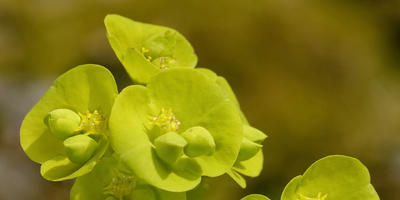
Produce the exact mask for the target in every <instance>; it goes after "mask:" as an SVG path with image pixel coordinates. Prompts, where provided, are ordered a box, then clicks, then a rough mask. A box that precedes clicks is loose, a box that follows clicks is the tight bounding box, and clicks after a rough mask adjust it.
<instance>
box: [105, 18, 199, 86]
mask: <svg viewBox="0 0 400 200" xmlns="http://www.w3.org/2000/svg"><path fill="white" fill-rule="evenodd" d="M104 23H105V25H106V28H107V37H108V40H109V42H110V44H111V47H112V48H113V49H114V52H115V54H116V55H117V57H118V59H119V60H120V61H121V63H122V65H124V67H125V69H126V71H127V72H128V74H129V76H130V77H131V78H132V79H133V80H134V81H135V82H137V83H142V84H143V83H147V82H148V81H149V80H150V78H151V77H152V76H154V75H155V74H157V73H159V72H160V71H162V70H164V69H168V68H174V67H189V68H193V67H195V66H196V64H197V56H196V54H194V50H193V48H192V46H191V45H190V43H189V42H188V41H187V40H186V39H185V38H184V37H183V36H182V35H181V34H180V33H178V32H177V31H176V30H174V29H171V28H167V27H163V26H157V25H152V24H145V23H141V22H136V21H133V20H131V19H128V18H125V17H122V16H119V15H107V17H106V18H105V20H104Z"/></svg>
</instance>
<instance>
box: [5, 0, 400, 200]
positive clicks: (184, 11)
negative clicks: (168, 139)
mask: <svg viewBox="0 0 400 200" xmlns="http://www.w3.org/2000/svg"><path fill="white" fill-rule="evenodd" d="M108 13H117V14H121V15H124V16H127V17H130V18H132V19H134V20H137V21H143V22H148V23H153V24H160V25H166V26H170V27H173V28H175V29H177V30H178V31H180V32H181V33H182V34H183V35H185V36H186V37H187V38H188V40H189V41H190V42H191V43H192V44H193V46H194V48H195V50H196V53H197V55H198V56H199V66H201V67H207V68H210V69H212V70H214V71H216V72H217V73H218V74H219V75H222V76H224V77H226V78H227V79H228V81H229V82H230V83H231V85H232V87H233V88H234V91H235V92H236V94H237V96H238V99H239V100H240V102H241V106H242V109H243V111H244V113H245V114H246V115H247V117H248V119H249V121H250V123H251V124H252V125H253V126H255V127H257V128H259V129H261V130H263V131H264V132H266V133H267V134H268V135H269V138H268V139H267V140H266V141H265V143H264V155H265V165H264V170H263V172H262V175H261V176H260V177H258V178H254V179H248V188H247V189H246V190H242V189H240V188H239V186H237V185H236V184H235V183H234V182H233V181H232V180H230V179H229V178H228V177H227V176H223V177H221V178H218V179H214V180H212V181H208V183H209V188H210V191H209V193H208V195H207V197H206V199H209V200H217V199H218V200H219V199H240V197H242V196H244V195H245V194H250V193H261V194H266V195H268V196H269V197H270V198H272V199H276V200H278V199H279V196H280V194H281V192H282V190H283V188H284V186H285V185H286V183H288V181H289V180H290V179H291V178H293V177H294V176H296V175H299V174H301V173H303V172H304V170H305V169H307V167H308V166H309V165H310V164H311V163H313V162H314V161H316V160H317V159H319V158H321V157H323V156H326V155H330V154H345V155H349V156H354V157H357V158H359V159H360V160H361V161H362V162H363V163H364V164H365V165H366V166H367V167H368V168H369V170H370V172H371V176H372V183H373V185H374V186H375V188H376V190H377V192H378V193H379V195H380V196H381V198H382V199H388V200H389V199H400V1H399V0H385V1H381V0H351V1H344V0H327V1H318V0H315V1H314V0H309V1H293V0H279V1H272V0H248V1H235V0H220V1H207V0H193V1H186V0H180V1H153V0H141V1H139V0H98V1H89V0H57V1H55V0H35V1H29V0H0V200H20V199H30V200H55V199H57V200H58V199H60V200H67V199H68V198H69V196H68V193H69V189H70V186H71V182H62V183H60V182H58V183H53V182H48V181H45V180H44V179H42V178H41V176H40V172H39V165H38V164H36V163H33V162H32V161H30V160H29V159H28V157H27V156H26V155H25V154H24V153H23V151H22V150H21V147H20V145H19V126H20V124H21V122H22V120H23V117H24V115H25V114H26V113H27V112H28V111H29V109H30V108H31V107H32V106H33V105H34V104H35V103H36V102H37V101H38V100H39V98H40V97H41V95H42V94H43V93H44V92H45V91H46V90H47V89H48V88H49V86H50V85H51V84H52V82H53V81H54V80H55V78H56V77H57V76H58V75H60V74H61V73H63V72H65V71H66V70H68V69H71V68H72V67H74V66H76V65H79V64H84V63H96V64H101V65H104V66H107V67H108V68H109V69H110V70H111V71H112V72H113V73H114V75H115V76H116V79H117V82H118V84H119V87H120V89H122V88H123V87H124V86H126V85H129V84H131V82H130V80H129V78H128V76H127V75H126V73H125V71H124V69H123V67H122V66H121V64H120V63H119V61H118V60H117V58H116V56H115V55H114V53H113V51H112V50H111V48H110V46H109V44H108V41H107V39H106V36H105V28H104V26H103V18H104V17H105V15H106V14H108Z"/></svg>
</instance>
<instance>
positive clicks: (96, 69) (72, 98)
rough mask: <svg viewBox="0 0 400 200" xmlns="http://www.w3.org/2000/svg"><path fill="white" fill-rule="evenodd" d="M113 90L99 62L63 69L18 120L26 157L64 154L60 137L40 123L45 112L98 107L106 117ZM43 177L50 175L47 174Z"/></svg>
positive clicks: (41, 160)
mask: <svg viewBox="0 0 400 200" xmlns="http://www.w3.org/2000/svg"><path fill="white" fill-rule="evenodd" d="M117 94H118V91H117V87H116V84H115V80H114V77H113V76H112V74H111V73H110V72H109V71H108V70H107V69H106V68H104V67H102V66H99V65H92V64H88V65H81V66H78V67H75V68H73V69H71V70H70V71H68V72H66V73H64V74H63V75H61V76H60V77H58V78H57V79H56V81H55V82H54V84H53V85H52V86H51V87H50V89H49V90H48V91H47V92H46V93H45V94H44V95H43V97H42V98H41V99H40V100H39V102H38V103H37V104H36V105H35V106H34V107H33V108H32V109H31V110H30V111H29V113H28V114H27V115H26V117H25V119H24V121H23V122H22V125H21V129H20V142H21V146H22V149H23V150H24V151H25V153H26V154H27V155H28V157H29V158H30V159H32V160H33V161H35V162H38V163H44V162H46V161H48V160H50V159H55V158H56V157H59V156H65V151H64V147H63V141H62V140H60V139H58V138H56V137H55V136H54V134H52V133H51V132H50V130H49V128H48V127H47V126H46V124H45V123H44V119H45V118H46V116H47V115H48V113H49V112H51V111H53V110H55V109H60V108H66V109H70V110H72V111H74V112H76V113H78V112H79V113H85V112H86V111H88V110H89V111H93V110H98V111H99V112H101V113H102V114H103V115H104V116H105V117H106V118H108V116H109V114H110V111H111V107H112V105H113V103H114V99H115V97H116V96H117ZM104 144H106V143H104ZM98 152H99V153H104V152H103V151H98ZM87 165H88V166H87V167H84V168H85V171H86V172H85V173H87V172H88V171H90V167H89V166H92V165H93V163H92V162H87ZM87 170H88V171H87ZM81 172H82V173H83V171H81ZM79 174H80V173H79ZM64 175H65V176H68V175H67V174H64ZM77 175H78V174H77ZM52 177H53V176H52ZM45 178H46V177H45ZM70 178H74V177H70ZM47 179H50V180H52V179H53V178H50V177H47ZM56 179H57V180H58V179H63V177H57V178H56Z"/></svg>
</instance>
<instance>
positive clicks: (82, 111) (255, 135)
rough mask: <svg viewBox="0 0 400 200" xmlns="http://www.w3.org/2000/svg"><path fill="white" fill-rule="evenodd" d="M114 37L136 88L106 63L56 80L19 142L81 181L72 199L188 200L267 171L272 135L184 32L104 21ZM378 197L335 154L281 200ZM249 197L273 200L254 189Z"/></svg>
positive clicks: (57, 177) (50, 169)
mask: <svg viewBox="0 0 400 200" xmlns="http://www.w3.org/2000/svg"><path fill="white" fill-rule="evenodd" d="M105 25H106V29H107V37H108V39H109V42H110V44H111V46H112V48H113V50H114V51H115V54H116V55H117V57H118V58H119V60H120V61H121V63H122V65H123V66H124V67H125V69H126V71H127V72H128V74H129V76H130V77H131V78H132V80H133V82H134V84H133V85H130V86H128V87H126V88H124V89H122V91H121V92H118V90H117V86H116V83H115V80H114V77H113V75H112V74H111V73H110V72H109V71H108V70H107V69H106V68H105V67H102V66H99V65H94V64H87V65H81V66H77V67H75V68H73V69H71V70H70V71H68V72H66V73H65V74H63V75H61V76H60V77H58V78H57V79H56V80H55V82H54V84H53V85H52V86H51V87H50V89H49V90H48V91H47V92H46V93H45V94H44V96H43V97H42V98H41V99H40V100H39V102H38V103H37V104H36V105H35V106H34V107H33V108H32V109H31V111H30V112H29V113H28V114H27V115H26V117H25V119H24V121H23V123H22V125H21V129H20V136H21V137H20V140H21V146H22V148H23V150H24V151H25V153H26V154H27V155H28V156H29V158H31V159H32V160H33V161H35V162H37V163H40V164H41V174H42V176H43V177H44V178H45V179H47V180H51V181H62V180H68V179H76V180H75V182H74V185H73V186H72V189H71V193H70V199H71V200H186V192H188V191H191V190H193V189H194V188H195V187H196V186H199V184H200V183H201V181H202V177H204V176H207V177H217V176H221V175H224V174H228V175H229V176H230V177H232V179H233V180H234V181H236V182H237V183H238V184H239V185H240V186H241V187H243V188H245V187H246V181H245V179H244V177H243V176H242V175H244V176H249V177H256V176H258V175H259V174H260V172H261V170H262V168H263V152H262V147H263V146H262V143H263V141H264V140H265V139H266V138H267V136H266V135H265V134H264V133H263V132H262V131H260V130H258V129H256V128H254V127H252V126H251V125H250V124H249V122H248V121H247V119H246V117H245V116H244V114H243V112H242V111H241V109H240V105H239V102H238V100H237V98H236V97H235V94H234V92H233V91H232V89H231V87H230V85H229V83H228V82H227V81H226V80H225V79H224V78H223V77H221V76H218V75H217V74H215V73H214V72H213V71H211V70H209V69H206V68H195V67H196V65H197V56H196V55H195V53H194V50H193V48H192V46H191V45H190V43H189V42H188V41H187V40H186V39H185V38H184V37H183V36H182V35H181V34H180V33H178V32H177V31H175V30H173V29H171V28H167V27H162V26H156V25H151V24H144V23H140V22H135V21H132V20H130V19H128V18H125V17H122V16H118V15H108V16H107V17H106V18H105ZM338 199H340V200H347V199H352V200H357V199H360V200H361V199H362V200H379V197H378V195H377V194H376V192H375V190H374V188H373V186H372V185H371V184H370V177H369V173H368V170H367V169H366V168H365V167H364V166H363V165H362V164H361V162H359V161H358V160H356V159H354V158H350V157H346V156H328V157H326V158H323V159H321V160H319V161H317V162H316V163H314V164H313V165H312V166H311V167H310V168H309V169H308V170H307V171H306V172H305V173H304V175H301V176H297V177H295V178H294V179H293V180H292V181H290V182H289V184H288V185H287V186H286V188H285V190H284V192H283V194H282V197H281V200H338ZM242 200H268V198H267V197H265V196H263V195H258V194H254V195H249V196H247V197H244V198H243V199H242Z"/></svg>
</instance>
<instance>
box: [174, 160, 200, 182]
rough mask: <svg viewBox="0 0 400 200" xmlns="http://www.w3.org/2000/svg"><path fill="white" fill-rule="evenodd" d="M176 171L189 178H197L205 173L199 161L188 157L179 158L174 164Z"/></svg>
mask: <svg viewBox="0 0 400 200" xmlns="http://www.w3.org/2000/svg"><path fill="white" fill-rule="evenodd" d="M173 169H174V172H175V173H176V174H178V175H179V176H182V177H184V178H186V179H189V180H194V179H197V178H199V177H200V176H201V174H202V173H203V170H202V169H201V166H200V165H199V163H198V162H197V161H196V160H195V159H193V158H188V157H182V158H179V159H178V160H177V161H176V163H175V164H174V166H173Z"/></svg>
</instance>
